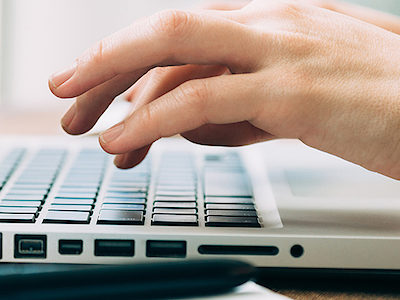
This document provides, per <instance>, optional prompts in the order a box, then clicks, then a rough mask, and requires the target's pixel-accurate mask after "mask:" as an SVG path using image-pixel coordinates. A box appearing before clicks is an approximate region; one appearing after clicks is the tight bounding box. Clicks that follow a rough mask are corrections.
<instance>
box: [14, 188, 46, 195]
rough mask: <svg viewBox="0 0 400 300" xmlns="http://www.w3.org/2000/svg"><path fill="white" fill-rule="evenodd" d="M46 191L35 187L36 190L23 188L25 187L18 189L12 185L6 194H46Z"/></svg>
mask: <svg viewBox="0 0 400 300" xmlns="http://www.w3.org/2000/svg"><path fill="white" fill-rule="evenodd" d="M47 192H48V190H47V189H36V190H25V189H18V188H15V187H12V188H11V189H10V190H9V191H8V193H7V195H42V196H43V195H46V194H47Z"/></svg>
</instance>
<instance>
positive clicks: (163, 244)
mask: <svg viewBox="0 0 400 300" xmlns="http://www.w3.org/2000/svg"><path fill="white" fill-rule="evenodd" d="M146 256H147V257H177V258H184V257H186V241H147V242H146Z"/></svg>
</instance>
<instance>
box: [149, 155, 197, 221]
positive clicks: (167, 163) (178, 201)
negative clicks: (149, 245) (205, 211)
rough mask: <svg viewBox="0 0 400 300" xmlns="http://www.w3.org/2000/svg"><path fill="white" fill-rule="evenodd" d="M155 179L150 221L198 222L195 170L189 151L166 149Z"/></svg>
mask: <svg viewBox="0 0 400 300" xmlns="http://www.w3.org/2000/svg"><path fill="white" fill-rule="evenodd" d="M161 159H162V160H161V163H160V166H159V170H158V176H157V181H156V189H155V197H154V203H153V211H152V220H151V224H152V225H163V226H197V225H198V215H197V174H196V169H195V166H194V159H193V156H192V155H191V154H188V153H165V154H164V155H163V156H162V158H161Z"/></svg>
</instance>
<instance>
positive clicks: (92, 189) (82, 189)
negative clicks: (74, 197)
mask: <svg viewBox="0 0 400 300" xmlns="http://www.w3.org/2000/svg"><path fill="white" fill-rule="evenodd" d="M97 190H98V188H97V187H61V188H60V190H59V191H58V192H59V193H74V194H75V193H95V194H96V193H97Z"/></svg>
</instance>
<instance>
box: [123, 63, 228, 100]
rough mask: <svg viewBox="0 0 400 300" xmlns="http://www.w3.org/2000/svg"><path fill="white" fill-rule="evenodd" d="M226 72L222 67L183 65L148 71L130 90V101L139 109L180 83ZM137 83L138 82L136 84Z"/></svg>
mask: <svg viewBox="0 0 400 300" xmlns="http://www.w3.org/2000/svg"><path fill="white" fill-rule="evenodd" d="M226 72H227V69H226V67H224V66H199V65H184V66H174V67H161V68H155V69H153V70H151V71H149V72H148V73H147V74H146V75H145V76H144V77H143V80H142V78H141V80H139V81H140V84H139V85H138V86H136V84H135V86H136V87H135V88H133V89H132V91H131V93H132V94H131V97H132V95H134V98H135V99H133V97H132V98H131V99H130V101H132V102H134V105H135V107H140V106H142V105H144V104H146V103H149V102H151V101H153V100H155V99H157V98H158V97H160V96H162V95H164V94H166V93H168V92H169V91H171V90H173V89H174V88H176V87H177V86H179V85H181V84H182V83H184V82H186V81H189V80H194V79H201V78H207V77H213V76H218V75H222V74H224V73H226ZM138 83H139V82H138Z"/></svg>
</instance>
